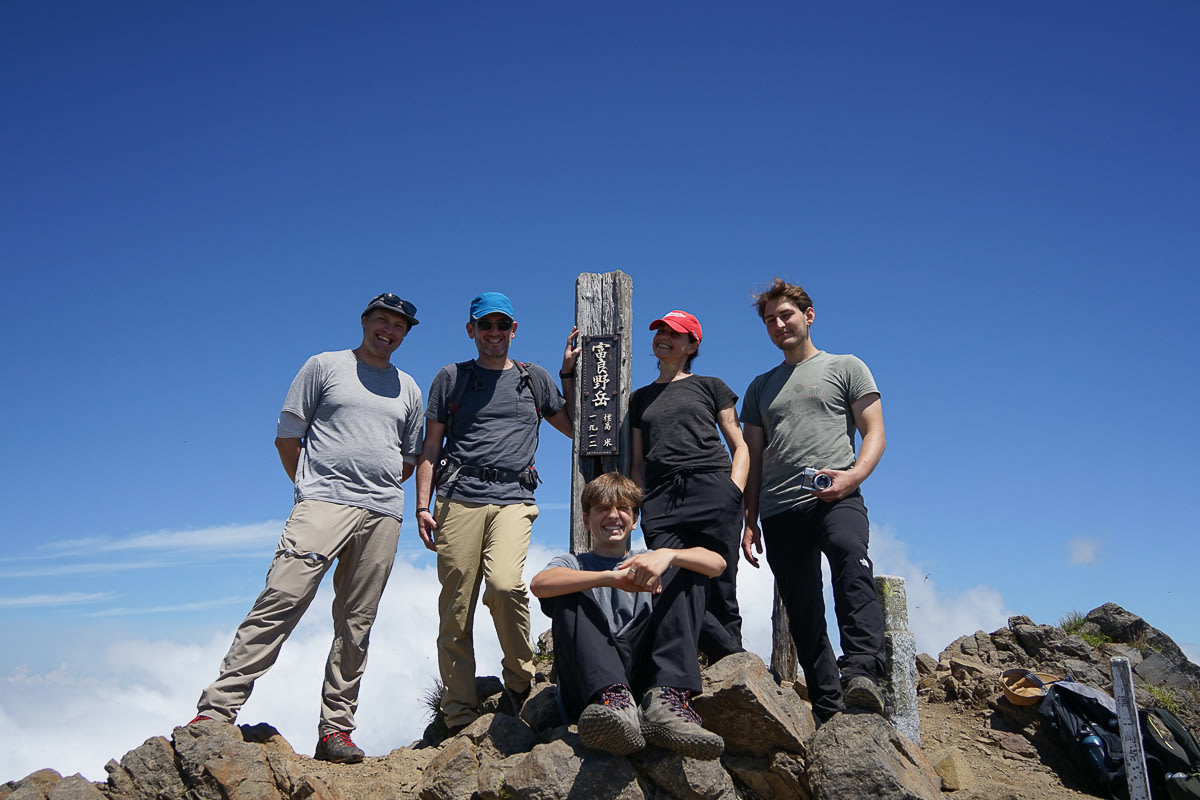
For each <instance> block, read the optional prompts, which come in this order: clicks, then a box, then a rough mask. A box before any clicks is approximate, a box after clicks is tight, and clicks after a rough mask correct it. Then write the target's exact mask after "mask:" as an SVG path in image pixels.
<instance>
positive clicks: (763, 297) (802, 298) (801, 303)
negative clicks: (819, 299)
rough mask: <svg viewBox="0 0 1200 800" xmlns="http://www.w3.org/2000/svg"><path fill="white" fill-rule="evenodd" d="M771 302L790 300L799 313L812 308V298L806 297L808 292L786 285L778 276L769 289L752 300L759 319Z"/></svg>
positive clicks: (798, 287)
mask: <svg viewBox="0 0 1200 800" xmlns="http://www.w3.org/2000/svg"><path fill="white" fill-rule="evenodd" d="M772 300H791V301H792V302H793V303H795V304H796V308H798V309H800V310H801V311H808V310H809V309H810V308H812V304H813V302H812V298H811V297H809V296H808V292H806V291H804V289H803V287H800V286H797V285H796V284H794V283H788V282H787V281H785V280H784V279H783V278H780V277H779V276H778V275H777V276H775V278H774V279H773V280H772V282H771V286H770V288H768V289H767V290H766V291H763V292H760V293H759V295H758V297H756V298H755V299H754V305H755V307H756V308H757V309H758V317H759V319H762V315H763V313H764V312H765V309H766V307H767V303H769V302H771V301H772Z"/></svg>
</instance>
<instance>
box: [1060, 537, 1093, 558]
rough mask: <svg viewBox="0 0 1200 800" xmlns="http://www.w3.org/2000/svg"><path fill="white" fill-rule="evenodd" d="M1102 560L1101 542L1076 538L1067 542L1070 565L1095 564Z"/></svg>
mask: <svg viewBox="0 0 1200 800" xmlns="http://www.w3.org/2000/svg"><path fill="white" fill-rule="evenodd" d="M1099 560H1100V540H1099V539H1085V538H1083V537H1076V538H1074V539H1068V540H1067V563H1068V564H1095V563H1096V562H1097V561H1099Z"/></svg>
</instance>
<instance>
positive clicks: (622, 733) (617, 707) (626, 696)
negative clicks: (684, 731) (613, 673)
mask: <svg viewBox="0 0 1200 800" xmlns="http://www.w3.org/2000/svg"><path fill="white" fill-rule="evenodd" d="M579 739H580V741H582V742H583V744H584V746H585V747H590V748H591V749H593V750H599V751H601V752H604V753H608V754H610V755H614V756H627V755H629V754H630V753H636V752H637V751H638V750H641V749H642V748H643V747H645V746H646V740H645V739H643V738H642V715H641V714H640V713H639V712H638V707H637V704H636V703H634V702H633V695H632V694H630V693H629V687H627V686H624V685H622V684H619V683H615V684H613V685H612V686H609V687H608V688H607V689H604V690H603V691H602V692H600V697H599V701H598V702H595V703H592V704H591V705H589V706H588V707H587V708H585V709H584V710H583V713H582V714H580V715H579Z"/></svg>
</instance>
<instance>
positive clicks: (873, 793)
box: [808, 714, 942, 800]
mask: <svg viewBox="0 0 1200 800" xmlns="http://www.w3.org/2000/svg"><path fill="white" fill-rule="evenodd" d="M808 780H809V783H810V785H811V787H812V793H813V798H814V800H850V799H851V798H873V799H874V800H889V798H895V800H916V798H921V799H922V800H940V798H941V796H942V792H941V783H942V781H941V778H940V777H939V776H938V774H937V772H936V771H935V770H934V768H933V767H932V766H931V765H930V764H929V762H928V761H927V760H926V759H925V756H924V755H922V753H921V750H920V748H918V747H917V746H916V745H914V744H913V743H912V742H910V741H909V740H908V739H907V738H905V737H904V736H902V735H900V734H899V733H898V732H897V731H896V729H895V728H893V727H892V726H891V725H889V724H888V723H887V721H886V720H884V719H883V718H882V717H879V716H877V715H875V714H838V715H836V716H834V718H833V719H831V720H829V721H828V722H826V723H825V724H824V725H822V726H821V728H820V730H818V731H817V732H816V734H815V735H814V736H813V737H812V741H811V742H810V743H809V753H808Z"/></svg>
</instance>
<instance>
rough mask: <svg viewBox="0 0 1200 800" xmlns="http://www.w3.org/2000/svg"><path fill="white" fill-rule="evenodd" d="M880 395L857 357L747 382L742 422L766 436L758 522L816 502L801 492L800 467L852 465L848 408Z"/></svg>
mask: <svg viewBox="0 0 1200 800" xmlns="http://www.w3.org/2000/svg"><path fill="white" fill-rule="evenodd" d="M878 391H879V389H878V388H876V386H875V379H874V378H873V377H871V371H870V370H869V369H867V365H866V364H864V363H863V362H862V361H861V360H860V359H859V358H858V357H856V356H852V355H833V354H831V353H826V352H824V351H821V352H819V353H817V355H815V356H813V357H812V358H810V359H808V360H807V361H803V362H801V363H800V364H796V365H790V364H780V365H779V366H777V367H775V368H774V369H772V370H771V371H770V372H764V373H763V374H762V375H759V376H758V377H757V378H755V379H754V380H753V381H751V382H750V388H748V389H747V390H746V399H745V401H744V402H743V403H742V416H741V420H742V423H743V424H744V425H756V426H758V427H760V428H762V429H763V432H764V434H765V435H766V448H765V450H764V452H763V475H762V490H761V492H760V493H759V510H758V513H759V516H760V517H770V516H772V515H774V514H779V513H782V512H784V511H787V510H788V509H791V508H795V507H796V506H797V505H799V504H801V503H805V502H809V501H811V500H813V499H814V498H813V495H812V493H811V492H809V491H808V490H806V489H803V488H801V486H800V472H801V470H802V469H804V467H814V468H816V469H849V468H850V467H852V466H853V465H854V436H855V433H856V432H857V431H858V428H857V426H856V425H855V424H854V413H853V410H852V409H851V406H853V405H854V403H855V402H857V401H858V400H860V399H861V398H863V397H865V396H866V395H868V394H871V393H872V392H876V393H877V392H878Z"/></svg>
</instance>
